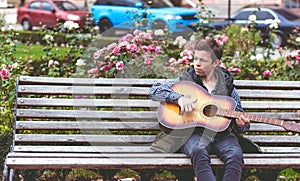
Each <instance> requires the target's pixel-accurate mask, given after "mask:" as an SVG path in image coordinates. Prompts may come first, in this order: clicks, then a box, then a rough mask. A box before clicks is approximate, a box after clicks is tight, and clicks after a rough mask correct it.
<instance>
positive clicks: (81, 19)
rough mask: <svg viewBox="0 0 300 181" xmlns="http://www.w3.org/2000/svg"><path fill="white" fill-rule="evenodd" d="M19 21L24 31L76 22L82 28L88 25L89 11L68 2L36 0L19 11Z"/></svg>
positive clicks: (65, 0)
mask: <svg viewBox="0 0 300 181" xmlns="http://www.w3.org/2000/svg"><path fill="white" fill-rule="evenodd" d="M17 21H18V23H20V24H21V25H22V26H23V29H24V30H31V29H32V27H34V26H37V27H41V26H43V25H45V26H46V27H49V28H53V27H57V25H58V23H64V22H66V21H74V22H76V23H78V24H79V26H80V27H81V28H82V27H84V25H85V24H88V23H89V21H88V20H87V11H85V10H80V9H79V8H78V7H77V6H76V5H75V4H73V3H72V2H70V1H67V0H34V1H31V2H29V3H27V4H26V5H24V6H21V7H19V8H18V10H17Z"/></svg>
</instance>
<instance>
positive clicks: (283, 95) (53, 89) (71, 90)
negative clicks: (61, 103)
mask: <svg viewBox="0 0 300 181" xmlns="http://www.w3.org/2000/svg"><path fill="white" fill-rule="evenodd" d="M18 92H19V94H42V95H74V96H76V95H124V96H128V95H141V96H148V93H149V88H143V87H120V86H118V87H114V86H112V87H108V86H103V87H100V86H98V87H97V86H95V87H92V88H91V87H89V86H49V85H20V86H19V88H18ZM239 95H240V97H241V98H252V99H258V98H264V99H278V98H280V99H293V100H297V99H300V91H295V90H293V91H282V90H281V91H280V90H275V91H274V90H265V91H264V92H262V91H260V90H239Z"/></svg>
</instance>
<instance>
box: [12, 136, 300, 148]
mask: <svg viewBox="0 0 300 181" xmlns="http://www.w3.org/2000/svg"><path fill="white" fill-rule="evenodd" d="M155 136H156V135H87V134H82V135H79V134H78V135H74V134H73V135H63V134H61V135H58V134H56V135H53V134H16V135H15V140H16V142H32V143H33V142H36V143H46V142H50V143H85V142H91V143H152V142H153V141H154V139H155ZM245 137H246V138H249V139H251V140H252V141H254V142H256V143H268V144H297V143H298V144H299V143H300V136H279V135H275V136H272V135H245ZM299 146H300V144H299Z"/></svg>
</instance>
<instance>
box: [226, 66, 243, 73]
mask: <svg viewBox="0 0 300 181" xmlns="http://www.w3.org/2000/svg"><path fill="white" fill-rule="evenodd" d="M228 71H229V72H232V73H238V74H239V73H241V69H239V68H236V67H229V68H228Z"/></svg>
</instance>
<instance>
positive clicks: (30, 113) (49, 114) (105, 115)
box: [17, 109, 157, 121]
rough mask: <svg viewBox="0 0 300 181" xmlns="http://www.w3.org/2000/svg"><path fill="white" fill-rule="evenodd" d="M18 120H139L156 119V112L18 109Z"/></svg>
mask: <svg viewBox="0 0 300 181" xmlns="http://www.w3.org/2000/svg"><path fill="white" fill-rule="evenodd" d="M17 117H19V118H28V117H32V118H61V119H97V120H100V119H139V120H149V119H154V118H156V117H157V112H156V111H152V112H151V111H90V110H45V109H18V110H17ZM156 121H157V120H156Z"/></svg>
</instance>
